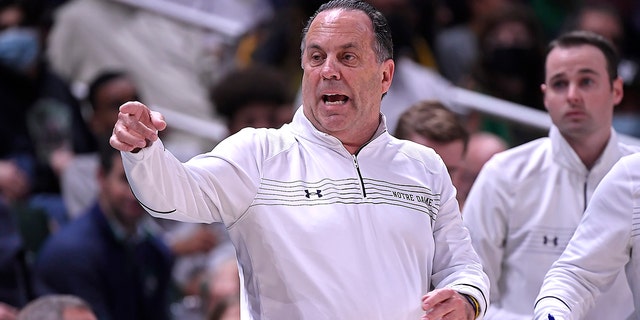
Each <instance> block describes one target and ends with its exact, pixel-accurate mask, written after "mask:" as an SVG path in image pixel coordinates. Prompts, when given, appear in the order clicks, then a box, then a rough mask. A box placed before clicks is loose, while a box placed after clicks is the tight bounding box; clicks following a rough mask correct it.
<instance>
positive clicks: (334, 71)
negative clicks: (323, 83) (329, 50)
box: [320, 58, 340, 80]
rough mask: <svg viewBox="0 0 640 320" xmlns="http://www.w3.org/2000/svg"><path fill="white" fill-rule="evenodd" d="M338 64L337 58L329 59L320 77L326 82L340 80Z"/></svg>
mask: <svg viewBox="0 0 640 320" xmlns="http://www.w3.org/2000/svg"><path fill="white" fill-rule="evenodd" d="M337 64H338V62H337V61H336V59H335V58H327V59H326V60H325V61H324V63H323V64H322V69H321V70H320V75H321V76H322V79H325V80H338V79H340V72H339V71H338V66H337Z"/></svg>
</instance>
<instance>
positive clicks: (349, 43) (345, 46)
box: [308, 42, 358, 51]
mask: <svg viewBox="0 0 640 320" xmlns="http://www.w3.org/2000/svg"><path fill="white" fill-rule="evenodd" d="M349 48H358V46H357V45H356V44H355V43H354V42H348V43H345V44H343V45H341V46H340V49H342V50H344V49H349ZM308 49H318V50H322V51H325V50H324V49H322V47H321V46H320V45H318V44H314V43H311V44H309V46H308Z"/></svg>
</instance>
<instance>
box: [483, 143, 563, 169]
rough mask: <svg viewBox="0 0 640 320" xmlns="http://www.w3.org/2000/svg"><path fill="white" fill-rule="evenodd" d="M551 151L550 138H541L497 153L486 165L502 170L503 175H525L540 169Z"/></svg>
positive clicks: (486, 166)
mask: <svg viewBox="0 0 640 320" xmlns="http://www.w3.org/2000/svg"><path fill="white" fill-rule="evenodd" d="M550 152H551V141H550V139H549V138H539V139H536V140H533V141H530V142H527V143H524V144H521V145H519V146H515V147H512V148H509V149H507V150H505V151H502V152H498V153H496V154H495V155H493V156H492V157H491V158H490V159H489V161H487V163H486V164H485V166H484V167H485V168H487V169H486V170H494V171H497V172H500V174H501V175H502V176H507V175H523V174H527V173H529V172H536V171H538V169H539V168H540V167H541V166H543V165H544V164H545V163H546V160H547V159H548V154H549V153H550Z"/></svg>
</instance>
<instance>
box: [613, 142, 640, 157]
mask: <svg viewBox="0 0 640 320" xmlns="http://www.w3.org/2000/svg"><path fill="white" fill-rule="evenodd" d="M618 150H620V152H621V153H622V156H628V155H632V154H636V153H640V145H635V144H628V143H624V142H618Z"/></svg>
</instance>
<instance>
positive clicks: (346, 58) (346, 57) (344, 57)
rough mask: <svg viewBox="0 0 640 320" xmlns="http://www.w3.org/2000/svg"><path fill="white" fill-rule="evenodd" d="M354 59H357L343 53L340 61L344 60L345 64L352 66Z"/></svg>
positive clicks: (353, 55)
mask: <svg viewBox="0 0 640 320" xmlns="http://www.w3.org/2000/svg"><path fill="white" fill-rule="evenodd" d="M356 59H357V57H356V55H355V54H353V53H345V54H344V55H342V60H344V61H345V63H347V64H354V63H355V61H356Z"/></svg>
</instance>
